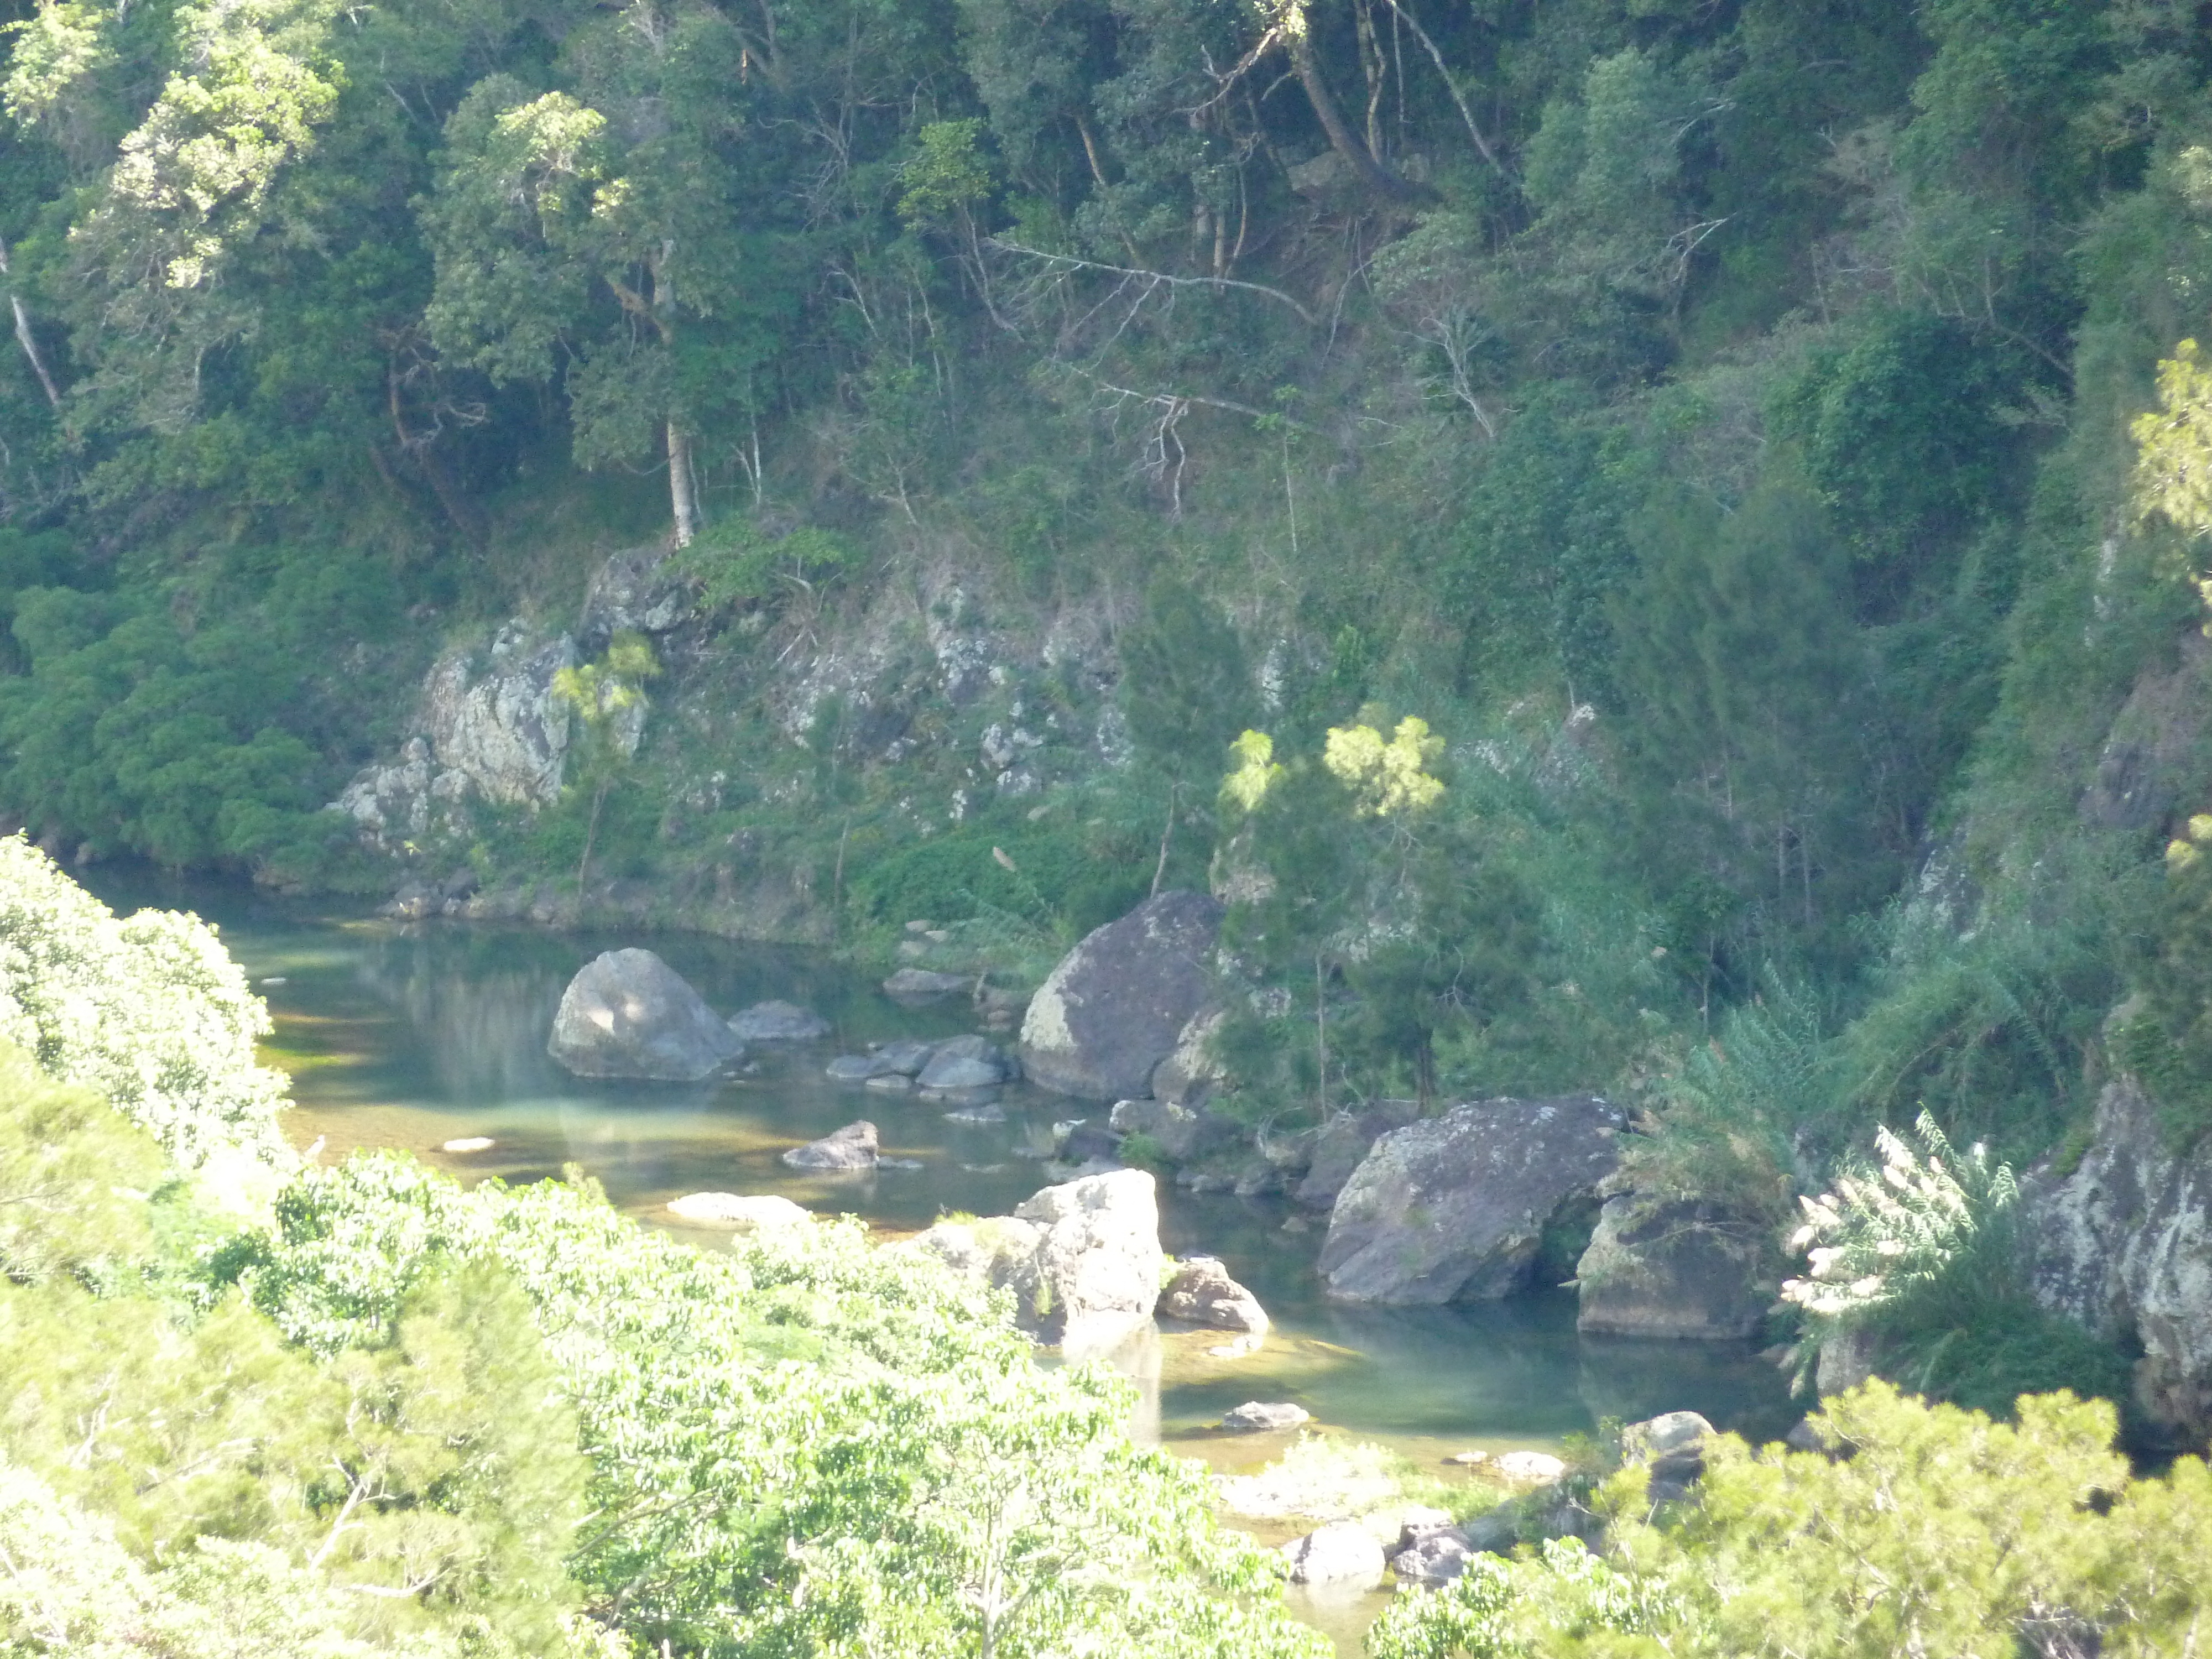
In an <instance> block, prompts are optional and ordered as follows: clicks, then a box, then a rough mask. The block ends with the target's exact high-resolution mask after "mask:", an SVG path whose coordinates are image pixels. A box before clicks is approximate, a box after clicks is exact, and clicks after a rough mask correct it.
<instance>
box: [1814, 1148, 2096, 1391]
mask: <svg viewBox="0 0 2212 1659" xmlns="http://www.w3.org/2000/svg"><path fill="white" fill-rule="evenodd" d="M1914 1135H1915V1138H1916V1139H1917V1140H1918V1141H1919V1143H1920V1150H1919V1151H1918V1152H1915V1151H1914V1149H1913V1148H1912V1147H1911V1146H1908V1145H1907V1144H1906V1143H1905V1140H1904V1139H1902V1138H1901V1137H1899V1136H1898V1135H1895V1134H1893V1133H1891V1132H1890V1131H1888V1130H1887V1129H1882V1130H1880V1131H1877V1133H1876V1135H1875V1147H1876V1150H1877V1152H1879V1154H1880V1159H1881V1161H1880V1163H1879V1164H1873V1165H1862V1166H1859V1167H1857V1168H1856V1169H1853V1170H1849V1171H1847V1172H1846V1173H1844V1174H1843V1175H1841V1176H1838V1178H1837V1180H1836V1182H1835V1188H1834V1190H1833V1191H1832V1192H1830V1193H1824V1194H1820V1196H1819V1197H1817V1198H1806V1199H1802V1200H1800V1202H1801V1203H1802V1205H1803V1206H1804V1211H1805V1215H1806V1218H1807V1219H1806V1222H1805V1225H1803V1226H1802V1227H1801V1228H1799V1229H1798V1231H1797V1232H1796V1235H1795V1236H1794V1237H1792V1239H1791V1240H1790V1245H1791V1248H1792V1249H1799V1250H1804V1251H1806V1252H1807V1261H1808V1265H1809V1269H1810V1271H1809V1272H1808V1273H1807V1274H1806V1276H1805V1277H1804V1278H1802V1279H1789V1280H1787V1281H1785V1282H1784V1285H1783V1286H1782V1297H1783V1300H1784V1301H1785V1302H1788V1303H1790V1304H1794V1305H1795V1306H1796V1307H1797V1308H1798V1309H1800V1310H1802V1312H1803V1314H1804V1316H1805V1317H1806V1320H1807V1322H1808V1329H1807V1332H1806V1334H1805V1337H1804V1339H1803V1340H1802V1341H1801V1342H1800V1344H1799V1346H1798V1351H1799V1354H1800V1357H1801V1359H1800V1363H1801V1366H1802V1368H1803V1370H1809V1369H1810V1367H1811V1364H1812V1362H1813V1359H1814V1356H1815V1355H1816V1354H1817V1353H1818V1352H1819V1351H1820V1348H1821V1347H1822V1346H1825V1345H1826V1344H1827V1343H1830V1342H1832V1341H1835V1340H1838V1338H1839V1337H1840V1336H1842V1335H1844V1334H1848V1333H1862V1332H1863V1333H1867V1334H1871V1335H1872V1336H1874V1337H1875V1339H1876V1348H1875V1351H1876V1352H1878V1353H1879V1355H1880V1356H1881V1358H1880V1361H1879V1363H1880V1364H1881V1369H1882V1370H1883V1371H1884V1373H1885V1374H1886V1375H1888V1376H1894V1377H1896V1378H1898V1379H1899V1381H1901V1382H1904V1383H1907V1384H1909V1385H1910V1386H1911V1387H1912V1388H1914V1389H1917V1390H1918V1391H1919V1392H1922V1393H1925V1394H1930V1395H1935V1396H1936V1397H1937V1398H1942V1399H1950V1400H1954V1401H1958V1402H1959V1403H1960V1404H1963V1405H1968V1406H1972V1407H1978V1408H1979V1409H1983V1410H1985V1411H1989V1412H1991V1413H1996V1414H2000V1415H2002V1414H2005V1413H2009V1412H2010V1410H2011V1409H2012V1404H2013V1401H2014V1400H2015V1398H2016V1397H2018V1396H2019V1395H2023V1394H2027V1393H2031V1392H2036V1391H2040V1390H2047V1389H2052V1388H2059V1387H2064V1388H2070V1389H2076V1390H2078V1391H2081V1392H2083V1393H2087V1394H2093V1395H2107V1396H2110V1397H2112V1398H2115V1399H2118V1398H2122V1397H2124V1395H2125V1390H2126V1383H2127V1368H2126V1365H2125V1364H2124V1361H2123V1360H2122V1359H2121V1358H2120V1356H2119V1355H2118V1353H2117V1352H2114V1351H2113V1350H2112V1349H2111V1348H2110V1347H2108V1346H2106V1345H2104V1344H2102V1343H2100V1342H2098V1341H2097V1340H2095V1339H2094V1338H2093V1337H2092V1336H2091V1335H2090V1334H2089V1333H2088V1332H2087V1331H2086V1330H2083V1329H2082V1328H2080V1327H2079V1326H2076V1325H2074V1324H2073V1323H2071V1322H2069V1321H2067V1320H2064V1319H2062V1318H2059V1317H2057V1316H2054V1315H2051V1314H2049V1313H2046V1312H2045V1311H2044V1310H2042V1309H2041V1308H2040V1307H2039V1305H2038V1304H2037V1303H2036V1301H2035V1297H2034V1296H2033V1291H2031V1290H2030V1288H2029V1286H2028V1285H2027V1279H2026V1273H2025V1269H2024V1266H2023V1263H2022V1257H2021V1252H2022V1246H2023V1243H2024V1241H2023V1240H2022V1238H2021V1234H2020V1228H2019V1222H2020V1215H2019V1203H2020V1188H2019V1185H2018V1183H2017V1182H2015V1180H2014V1178H2013V1173H2012V1170H2010V1168H2009V1167H2008V1166H2007V1165H2005V1164H1998V1163H1995V1162H1993V1161H1992V1160H1991V1158H1990V1155H1989V1153H1988V1152H1987V1150H1986V1149H1985V1148H1984V1147H1982V1146H1972V1147H1970V1148H1969V1149H1968V1150H1967V1151H1966V1152H1964V1153H1963V1154H1962V1153H1960V1152H1957V1151H1956V1150H1954V1148H1953V1146H1951V1143H1950V1142H1949V1141H1948V1139H1945V1138H1944V1134H1943V1132H1942V1129H1940V1128H1938V1127H1936V1121H1935V1120H1934V1119H1933V1118H1931V1117H1929V1115H1927V1114H1926V1113H1923V1114H1922V1115H1921V1117H1920V1120H1919V1122H1918V1123H1917V1125H1916V1127H1915V1129H1914ZM1801 1376H1802V1371H1801Z"/></svg>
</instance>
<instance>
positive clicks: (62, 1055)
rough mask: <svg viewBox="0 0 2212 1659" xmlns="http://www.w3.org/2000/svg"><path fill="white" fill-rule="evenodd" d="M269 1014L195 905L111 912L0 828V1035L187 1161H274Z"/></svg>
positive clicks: (280, 1084) (276, 1085)
mask: <svg viewBox="0 0 2212 1659" xmlns="http://www.w3.org/2000/svg"><path fill="white" fill-rule="evenodd" d="M269 1030H270V1024H269V1012H268V1010H267V1009H266V1008H265V1007H264V1006H262V1002H261V999H260V998H259V997H258V996H255V995H254V994H253V993H252V991H251V990H250V989H248V988H247V986H246V975H245V974H244V973H243V972H242V971H241V970H240V968H239V966H238V964H237V963H234V962H233V961H232V960H231V959H230V957H229V955H228V952H226V951H224V950H223V948H222V941H221V940H219V939H217V938H216V933H215V930H214V929H213V928H212V927H209V926H208V925H207V924H206V923H204V922H203V921H200V920H199V919H198V918H197V916H192V915H184V914H180V913H179V912H176V911H169V910H142V911H140V912H139V913H138V914H137V915H134V916H130V917H126V918H118V917H117V916H116V915H113V914H112V913H111V912H110V911H109V909H108V908H107V907H106V905H104V904H102V903H100V901H99V900H97V899H95V898H94V897H93V896H91V895H90V894H89V893H87V892H86V891H85V890H83V889H82V888H81V887H79V886H78V885H77V884H76V883H75V882H73V881H71V880H70V878H68V877H67V876H65V875H64V874H63V873H62V872H60V871H59V870H58V869H56V868H55V867H54V865H53V863H52V860H49V859H48V858H47V857H46V854H43V853H41V852H40V851H39V850H38V849H37V848H34V847H32V846H31V845H29V844H28V843H27V842H25V841H24V840H23V839H22V837H21V836H14V837H10V838H9V839H6V840H0V1037H4V1038H5V1040H6V1041H8V1042H12V1043H15V1044H16V1045H17V1046H18V1047H20V1048H22V1049H23V1051H24V1052H25V1053H27V1054H31V1055H33V1056H34V1057H35V1058H36V1060H37V1061H38V1064H39V1066H40V1068H41V1069H42V1070H44V1071H45V1072H46V1073H48V1074H49V1075H51V1076H52V1077H53V1078H54V1079H57V1080H58V1081H60V1082H64V1083H69V1084H75V1085H82V1086H85V1087H88V1088H91V1089H94V1090H96V1091H99V1092H100V1094H102V1095H104V1096H105V1097H106V1098H108V1099H109V1100H111V1101H112V1102H113V1103H114V1105H115V1107H116V1109H118V1110H119V1111H121V1112H122V1113H123V1114H124V1115H125V1116H126V1117H128V1118H129V1119H131V1121H133V1122H135V1123H137V1125H139V1126H140V1127H142V1128H143V1129H145V1130H147V1131H148V1132H149V1133H151V1134H152V1135H153V1136H154V1137H155V1139H157V1140H158V1141H159V1142H160V1143H161V1147H162V1150H163V1151H164V1152H167V1154H168V1155H169V1156H170V1157H171V1158H174V1159H175V1160H177V1161H178V1162H179V1164H183V1165H185V1167H187V1168H191V1167H194V1166H197V1165H199V1164H204V1163H205V1162H207V1161H208V1160H210V1159H211V1158H213V1159H217V1160H224V1159H228V1158H232V1157H235V1156H244V1157H246V1158H255V1159H259V1160H262V1161H264V1162H268V1163H282V1162H284V1161H286V1160H288V1159H289V1151H288V1149H286V1148H285V1147H284V1146H283V1141H282V1139H280V1138H279V1137H278V1135H277V1133H276V1113H277V1112H278V1110H279V1109H281V1108H282V1107H283V1103H284V1102H283V1089H284V1084H285V1079H284V1077H283V1073H279V1072H272V1071H270V1070H268V1069H267V1068H265V1067H264V1066H260V1065H258V1063H257V1062H256V1060H255V1057H254V1043H255V1041H256V1039H258V1038H259V1037H261V1036H264V1035H265V1034H266V1033H267V1032H268V1031H269Z"/></svg>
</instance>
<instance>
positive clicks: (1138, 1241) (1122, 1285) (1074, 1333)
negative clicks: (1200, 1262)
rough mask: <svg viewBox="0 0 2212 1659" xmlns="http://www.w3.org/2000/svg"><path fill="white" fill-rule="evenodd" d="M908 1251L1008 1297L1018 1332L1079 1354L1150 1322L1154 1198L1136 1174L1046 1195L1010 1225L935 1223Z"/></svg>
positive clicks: (999, 1221)
mask: <svg viewBox="0 0 2212 1659" xmlns="http://www.w3.org/2000/svg"><path fill="white" fill-rule="evenodd" d="M915 1246H916V1247H917V1248H919V1249H925V1250H927V1251H929V1252H930V1253H931V1254H932V1255H935V1256H937V1257H938V1258H939V1260H940V1261H944V1262H945V1264H946V1265H947V1266H949V1267H952V1268H953V1269H954V1270H955V1271H956V1272H959V1273H966V1274H968V1275H969V1277H971V1278H975V1279H982V1280H984V1281H985V1282H986V1283H988V1284H990V1285H995V1286H997V1287H999V1288H1000V1289H1003V1290H1006V1291H1010V1292H1012V1296H1013V1298H1014V1312H1015V1316H1016V1318H1017V1319H1018V1321H1019V1322H1020V1323H1021V1325H1022V1326H1023V1328H1024V1329H1026V1330H1030V1331H1032V1332H1034V1333H1036V1335H1037V1337H1038V1339H1039V1340H1042V1341H1044V1342H1048V1343H1057V1344H1058V1345H1060V1346H1061V1347H1062V1348H1064V1349H1068V1350H1073V1351H1079V1352H1096V1351H1098V1350H1102V1349H1106V1348H1110V1347H1112V1346H1114V1345H1115V1343H1117V1342H1119V1341H1120V1340H1123V1339H1124V1338H1126V1337H1127V1336H1128V1335H1129V1334H1131V1333H1132V1332H1133V1331H1135V1330H1136V1329H1137V1328H1139V1326H1142V1325H1145V1324H1147V1323H1149V1322H1150V1321H1151V1319H1152V1304H1154V1303H1155V1302H1156V1301H1158V1298H1159V1293H1160V1268H1161V1267H1162V1265H1163V1263H1164V1260H1165V1258H1164V1256H1163V1255H1161V1252H1160V1213H1159V1205H1158V1196H1157V1194H1155V1192H1154V1189H1153V1186H1152V1176H1149V1175H1147V1174H1146V1173H1145V1171H1143V1170H1113V1171H1111V1172H1110V1173H1108V1174H1104V1175H1095V1176H1084V1177H1082V1178H1081V1179H1079V1180H1075V1181H1070V1182H1065V1183H1063V1184H1062V1185H1060V1186H1057V1187H1047V1188H1044V1190H1043V1191H1042V1192H1040V1193H1038V1194H1036V1195H1035V1196H1034V1197H1032V1198H1030V1199H1028V1200H1024V1202H1023V1203H1021V1204H1020V1205H1018V1206H1016V1208H1015V1210H1014V1213H1013V1214H1012V1216H1011V1217H997V1218H992V1219H989V1220H984V1221H976V1222H958V1221H940V1222H939V1223H938V1224H937V1225H935V1226H933V1227H932V1228H931V1229H929V1231H927V1232H925V1233H923V1234H922V1235H921V1237H919V1238H917V1239H915Z"/></svg>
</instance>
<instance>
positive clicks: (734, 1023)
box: [730, 1001, 829, 1042]
mask: <svg viewBox="0 0 2212 1659" xmlns="http://www.w3.org/2000/svg"><path fill="white" fill-rule="evenodd" d="M730 1029H731V1030H732V1031H735V1032H736V1033H737V1034H738V1036H739V1037H740V1038H742V1039H743V1040H744V1041H745V1042H814V1041H815V1040H816V1039H817V1038H819V1037H826V1036H829V1021H828V1020H826V1019H824V1018H822V1016H821V1015H819V1014H817V1013H816V1012H814V1011H813V1010H812V1009H811V1008H802V1007H800V1006H799V1005H798V1004H797V1003H795V1002H775V1001H770V1002H756V1003H755V1004H753V1006H751V1007H750V1008H748V1009H746V1010H745V1011H744V1012H743V1013H739V1014H732V1015H731V1016H730Z"/></svg>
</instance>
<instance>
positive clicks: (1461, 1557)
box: [1390, 1523, 1478, 1588]
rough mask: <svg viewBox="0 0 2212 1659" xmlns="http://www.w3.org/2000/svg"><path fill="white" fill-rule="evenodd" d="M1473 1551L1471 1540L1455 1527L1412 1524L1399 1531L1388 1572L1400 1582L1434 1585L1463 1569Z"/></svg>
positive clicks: (1472, 1541)
mask: <svg viewBox="0 0 2212 1659" xmlns="http://www.w3.org/2000/svg"><path fill="white" fill-rule="evenodd" d="M1477 1553H1478V1552H1477V1550H1476V1549H1475V1547H1474V1540H1473V1539H1471V1538H1470V1537H1468V1534H1466V1533H1465V1532H1464V1531H1462V1529H1461V1528H1457V1527H1455V1526H1451V1525H1449V1524H1445V1525H1442V1526H1438V1525H1435V1524H1433V1523H1430V1524H1422V1523H1416V1524H1413V1525H1411V1526H1408V1527H1407V1528H1404V1529H1403V1530H1401V1532H1400V1533H1399V1534H1398V1547H1397V1548H1396V1549H1395V1551H1393V1552H1392V1553H1391V1555H1390V1571H1393V1572H1395V1573H1396V1574H1397V1575H1398V1582H1399V1583H1401V1584H1419V1585H1421V1586H1423V1587H1424V1588H1434V1587H1435V1586H1437V1585H1438V1584H1449V1583H1451V1581H1452V1580H1453V1579H1455V1578H1456V1577H1459V1576H1460V1575H1461V1574H1462V1573H1463V1572H1465V1571H1467V1564H1468V1562H1469V1561H1472V1560H1473V1559H1474V1558H1475V1556H1476V1554H1477Z"/></svg>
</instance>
